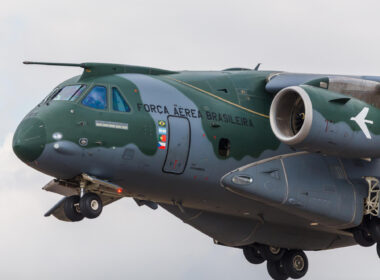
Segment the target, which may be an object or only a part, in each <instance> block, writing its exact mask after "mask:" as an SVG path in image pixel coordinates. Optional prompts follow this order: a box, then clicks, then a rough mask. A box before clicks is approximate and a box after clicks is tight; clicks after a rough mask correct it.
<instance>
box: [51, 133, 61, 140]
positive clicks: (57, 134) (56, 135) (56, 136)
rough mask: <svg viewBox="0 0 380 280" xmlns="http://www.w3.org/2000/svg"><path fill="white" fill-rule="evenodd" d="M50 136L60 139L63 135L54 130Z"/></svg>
mask: <svg viewBox="0 0 380 280" xmlns="http://www.w3.org/2000/svg"><path fill="white" fill-rule="evenodd" d="M52 137H53V139H54V140H61V139H62V137H63V135H62V133H60V132H54V133H53V135H52Z"/></svg>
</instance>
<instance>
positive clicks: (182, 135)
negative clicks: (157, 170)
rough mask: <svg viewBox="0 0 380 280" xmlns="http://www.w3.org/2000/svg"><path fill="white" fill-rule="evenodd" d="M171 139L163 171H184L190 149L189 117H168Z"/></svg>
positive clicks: (175, 172) (178, 172)
mask: <svg viewBox="0 0 380 280" xmlns="http://www.w3.org/2000/svg"><path fill="white" fill-rule="evenodd" d="M168 128H169V139H168V140H169V141H168V148H167V154H166V159H165V163H164V166H163V169H162V170H163V171H164V172H168V173H174V174H181V173H183V172H184V170H185V167H186V163H187V158H188V156H189V150H190V122H189V120H188V119H187V118H181V117H174V116H169V117H168Z"/></svg>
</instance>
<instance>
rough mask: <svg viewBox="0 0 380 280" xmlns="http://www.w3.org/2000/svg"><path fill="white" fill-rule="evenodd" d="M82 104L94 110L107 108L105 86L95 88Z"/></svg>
mask: <svg viewBox="0 0 380 280" xmlns="http://www.w3.org/2000/svg"><path fill="white" fill-rule="evenodd" d="M82 104H83V105H85V106H87V107H91V108H94V109H101V110H104V109H106V108H107V89H106V88H105V87H103V86H95V87H93V88H92V89H91V91H90V92H89V93H88V94H87V96H86V97H85V98H84V99H83V101H82Z"/></svg>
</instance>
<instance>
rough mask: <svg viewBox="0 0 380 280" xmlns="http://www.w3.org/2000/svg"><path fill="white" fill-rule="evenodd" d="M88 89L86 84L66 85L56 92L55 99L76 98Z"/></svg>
mask: <svg viewBox="0 0 380 280" xmlns="http://www.w3.org/2000/svg"><path fill="white" fill-rule="evenodd" d="M85 89H86V86H85V85H73V86H66V87H64V88H62V89H61V90H59V91H58V92H57V93H55V95H54V97H53V100H71V101H73V100H75V99H77V98H78V97H79V96H80V95H81V93H82V92H83V91H84V90H85Z"/></svg>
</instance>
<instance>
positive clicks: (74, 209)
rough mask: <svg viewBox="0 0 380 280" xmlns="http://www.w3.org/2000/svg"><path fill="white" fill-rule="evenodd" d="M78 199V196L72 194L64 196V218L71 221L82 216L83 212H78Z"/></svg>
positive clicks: (77, 220) (80, 218)
mask: <svg viewBox="0 0 380 280" xmlns="http://www.w3.org/2000/svg"><path fill="white" fill-rule="evenodd" d="M79 201H80V197H79V196H78V195H73V196H69V197H66V199H65V201H64V202H63V212H64V213H65V216H66V218H68V219H69V220H70V221H72V222H79V221H81V220H83V218H84V216H83V214H82V213H81V212H79Z"/></svg>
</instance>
